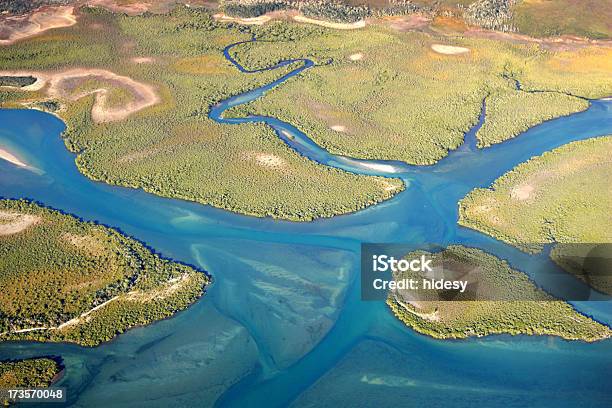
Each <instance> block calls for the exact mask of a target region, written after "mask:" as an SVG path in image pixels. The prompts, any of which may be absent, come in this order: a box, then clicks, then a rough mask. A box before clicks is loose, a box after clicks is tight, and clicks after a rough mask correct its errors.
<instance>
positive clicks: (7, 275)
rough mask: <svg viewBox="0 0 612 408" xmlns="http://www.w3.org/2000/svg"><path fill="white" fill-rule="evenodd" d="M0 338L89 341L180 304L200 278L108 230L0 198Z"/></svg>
mask: <svg viewBox="0 0 612 408" xmlns="http://www.w3.org/2000/svg"><path fill="white" fill-rule="evenodd" d="M0 271H2V272H1V273H0V292H2V293H3V296H2V298H1V299H0V340H37V341H69V342H75V343H78V344H81V345H85V346H95V345H98V344H99V343H101V342H103V341H108V340H110V339H112V338H113V337H114V336H115V335H117V334H119V333H122V332H123V331H125V330H127V329H129V328H131V327H134V326H139V325H145V324H148V323H151V322H153V321H156V320H160V319H163V318H165V317H169V316H171V315H172V314H174V313H175V312H177V311H179V310H182V309H185V308H186V307H188V306H189V305H190V304H191V303H193V302H194V301H195V300H196V299H198V298H199V297H200V296H201V295H202V293H203V288H204V285H205V284H206V283H207V282H208V278H207V277H206V276H205V275H204V274H202V273H200V272H198V271H195V270H193V269H192V268H190V267H188V266H185V265H182V264H178V263H174V262H170V261H168V260H165V259H162V258H160V257H159V256H158V255H155V254H153V253H151V252H150V251H149V249H147V248H146V247H144V246H143V245H142V244H141V243H139V242H137V241H135V240H133V239H131V238H127V237H125V236H123V235H121V234H120V233H118V232H117V231H115V230H112V229H110V228H107V227H104V226H100V225H96V224H93V223H89V222H82V221H79V220H77V219H76V218H74V217H72V216H69V215H64V214H61V213H59V212H57V211H53V210H49V209H46V208H43V207H39V206H38V205H36V204H33V203H30V202H26V201H16V200H1V201H0Z"/></svg>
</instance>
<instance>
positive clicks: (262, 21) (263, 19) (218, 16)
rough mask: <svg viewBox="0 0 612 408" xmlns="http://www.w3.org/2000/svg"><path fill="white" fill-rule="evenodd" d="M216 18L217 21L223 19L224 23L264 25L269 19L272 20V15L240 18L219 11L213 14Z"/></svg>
mask: <svg viewBox="0 0 612 408" xmlns="http://www.w3.org/2000/svg"><path fill="white" fill-rule="evenodd" d="M213 17H214V19H215V20H217V21H221V22H224V23H238V24H244V25H263V24H265V23H267V22H268V21H270V20H272V17H270V16H266V15H263V16H259V17H250V18H240V17H231V16H227V15H225V14H223V13H218V14H215V15H213Z"/></svg>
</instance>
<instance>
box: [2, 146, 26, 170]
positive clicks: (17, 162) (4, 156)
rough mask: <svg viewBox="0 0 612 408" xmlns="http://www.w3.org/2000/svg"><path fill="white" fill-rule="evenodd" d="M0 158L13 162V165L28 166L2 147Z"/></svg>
mask: <svg viewBox="0 0 612 408" xmlns="http://www.w3.org/2000/svg"><path fill="white" fill-rule="evenodd" d="M0 159H2V160H6V161H7V162H9V163H13V164H14V165H15V166H19V167H28V165H27V164H26V163H24V162H23V161H21V160H20V159H19V158H18V157H17V156H15V155H14V154H12V153H10V152H8V151H7V150H4V149H0Z"/></svg>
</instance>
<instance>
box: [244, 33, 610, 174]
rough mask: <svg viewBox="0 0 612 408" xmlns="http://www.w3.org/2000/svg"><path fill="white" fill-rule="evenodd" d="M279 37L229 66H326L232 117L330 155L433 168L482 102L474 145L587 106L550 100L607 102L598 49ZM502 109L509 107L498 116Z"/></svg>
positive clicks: (415, 37)
mask: <svg viewBox="0 0 612 408" xmlns="http://www.w3.org/2000/svg"><path fill="white" fill-rule="evenodd" d="M284 27H285V23H278V24H271V25H269V26H266V28H261V29H257V30H258V31H257V33H258V35H259V36H260V37H261V39H262V40H270V41H271V42H267V41H266V42H263V41H262V42H257V43H251V44H244V45H242V46H240V47H237V48H236V49H235V55H236V57H237V58H238V59H239V60H240V61H241V62H242V63H243V64H244V65H247V66H249V67H251V68H256V67H263V66H268V65H269V64H272V63H276V62H278V61H280V60H283V59H288V58H298V57H306V58H311V59H313V60H315V61H316V62H318V63H320V64H323V65H321V66H318V67H315V68H313V69H311V70H308V71H307V72H305V73H304V74H303V75H302V76H301V77H300V78H297V79H293V80H291V81H290V82H289V83H287V84H285V85H284V86H282V87H280V88H278V89H275V90H273V91H272V92H270V93H269V94H268V95H266V97H265V98H262V99H260V100H257V101H254V102H253V103H251V104H250V105H248V106H244V105H243V106H240V107H237V108H235V109H234V111H233V114H234V115H245V114H249V113H251V114H252V113H257V114H266V115H271V116H275V117H279V118H280V119H282V120H285V121H288V122H290V123H294V124H298V126H299V127H300V128H301V130H302V131H304V132H305V133H307V134H308V135H309V136H310V137H312V138H313V139H314V140H315V141H316V142H317V143H318V144H320V145H322V146H323V147H325V148H326V149H327V150H329V151H331V152H332V153H336V154H343V155H349V156H354V157H359V158H369V159H388V160H403V161H406V162H408V163H412V164H431V163H434V162H435V161H437V160H439V159H440V158H442V157H444V156H445V155H446V154H447V151H448V150H449V149H453V148H456V147H457V146H458V145H460V144H461V142H462V139H463V134H464V132H466V131H467V130H469V129H470V127H471V126H473V125H474V124H475V123H476V121H477V118H478V115H479V112H480V108H481V103H482V100H483V99H484V98H485V97H487V102H488V104H490V106H491V109H490V110H489V112H487V113H488V115H487V124H486V126H485V127H484V128H483V129H482V130H481V131H480V132H479V134H478V137H479V139H480V143H481V145H488V144H490V143H493V142H500V141H503V140H506V139H508V138H510V137H513V136H515V135H516V134H517V133H518V132H519V131H521V130H524V129H526V128H528V127H529V126H533V125H535V124H538V123H541V122H543V121H545V120H547V119H550V118H551V117H556V116H559V115H566V114H569V113H571V112H576V111H580V110H583V109H585V108H586V106H587V104H586V102H585V101H584V100H582V99H580V98H575V97H572V96H568V95H563V94H556V93H557V92H559V93H571V94H574V95H578V96H584V97H590V98H597V97H604V96H607V95H609V94H610V93H611V92H612V77H610V75H609V70H607V65H606V64H607V63H606V62H605V61H607V60H609V58H607V57H608V56H609V55H608V52H607V51H602V50H601V49H599V48H596V47H587V48H585V49H583V50H580V51H564V52H553V51H549V50H546V49H544V48H542V47H540V46H538V45H534V44H530V45H524V44H523V45H521V44H514V43H511V42H502V41H494V40H484V39H476V38H471V39H470V38H455V39H452V40H450V39H449V37H445V36H435V35H429V34H424V33H418V32H397V31H394V30H392V29H389V28H386V27H383V26H368V27H366V28H365V29H362V30H351V31H342V30H335V31H334V30H327V29H321V28H319V29H317V30H313V29H309V31H308V32H307V31H304V33H303V34H302V36H301V37H300V40H299V41H286V40H282V39H280V38H277V37H276V36H274V35H273V34H274V33H275V32H276V31H283V30H284ZM433 44H445V45H452V46H458V47H464V48H467V49H468V51H467V52H464V53H459V54H454V55H450V54H442V53H438V52H434V51H433V50H432V49H431V46H432V45H433ZM330 61H332V62H331V63H330V64H327V63H328V62H330ZM576 72H580V73H581V75H576V74H575V73H576ZM572 73H574V74H572ZM508 77H511V78H514V79H517V80H519V81H520V82H521V84H522V85H523V88H524V89H525V90H527V91H536V90H545V91H549V93H547V94H542V95H540V94H532V93H529V94H526V93H525V92H522V91H517V90H516V88H515V84H514V83H513V82H512V81H510V80H508V79H506V78H508ZM287 101H292V103H290V104H288V103H287ZM542 102H546V103H545V104H544V103H542ZM504 103H508V104H509V106H508V107H504V109H501V106H502V105H503V104H504ZM526 106H528V107H530V109H529V115H526V114H525V111H526ZM508 124H511V126H507V125H508ZM334 129H336V130H334ZM337 129H340V130H337Z"/></svg>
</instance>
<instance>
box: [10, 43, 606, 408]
mask: <svg viewBox="0 0 612 408" xmlns="http://www.w3.org/2000/svg"><path fill="white" fill-rule="evenodd" d="M230 50H231V48H228V49H227V50H226V56H230V54H229V52H230ZM291 62H296V61H291ZM303 64H304V66H302V67H300V68H297V69H296V71H293V72H292V74H290V75H296V74H298V73H299V72H301V71H302V70H303V69H307V68H310V66H311V65H312V64H311V63H309V62H308V61H304V62H303ZM284 65H286V63H285V64H284ZM244 72H245V75H248V70H244ZM284 79H286V77H283V78H282V80H284ZM279 83H280V82H279V81H275V83H273V84H270V85H269V86H266V87H263V88H261V89H258V90H256V91H254V92H250V93H245V94H243V95H241V96H239V97H237V98H231V99H230V100H228V101H226V102H225V103H223V104H220V105H218V106H216V107H215V108H214V109H213V110H212V112H211V117H213V118H215V119H217V120H220V121H227V122H228V123H234V125H237V126H239V123H240V122H244V121H249V120H263V121H265V122H266V123H268V124H269V125H271V126H272V127H273V128H274V129H275V130H276V131H277V133H278V134H279V137H281V138H283V140H285V141H286V142H287V143H288V144H289V145H290V146H292V147H293V148H294V149H296V150H297V151H298V152H299V153H301V154H304V155H306V156H308V157H310V158H312V159H313V160H316V161H318V162H320V163H323V164H325V165H332V166H336V167H340V168H344V169H346V170H349V171H354V172H359V173H365V174H386V175H392V176H400V177H401V178H402V179H403V180H404V181H405V183H406V185H407V189H406V191H405V192H403V193H401V194H399V195H398V196H396V197H395V198H393V199H391V200H389V201H387V202H384V203H381V204H379V205H376V206H374V207H370V208H368V209H366V210H363V211H360V212H357V213H354V214H350V215H344V216H339V217H334V218H332V219H325V220H318V221H315V222H310V223H292V222H284V221H277V220H272V219H259V218H253V217H246V216H242V215H238V214H234V213H230V212H227V211H223V210H219V209H215V208H211V207H208V206H202V205H199V204H195V203H189V202H183V201H179V200H171V199H164V198H160V197H156V196H153V195H150V194H147V193H144V192H142V191H139V190H132V189H126V188H121V187H114V186H109V185H106V184H102V183H96V182H92V181H91V180H88V179H87V178H85V177H84V176H82V175H81V174H80V173H79V172H78V171H77V169H76V167H75V165H74V155H72V154H70V153H69V152H67V151H66V149H65V147H64V145H63V142H62V141H61V138H60V136H59V135H60V133H61V132H62V131H63V129H64V125H63V123H62V122H61V121H60V120H58V119H57V118H55V117H53V116H51V115H48V114H45V113H41V112H38V111H30V110H0V146H4V147H8V148H9V150H11V151H13V152H15V153H16V154H17V155H18V156H19V157H21V158H22V159H23V160H24V161H26V162H28V163H30V164H31V165H32V167H34V168H35V170H32V169H22V168H18V167H16V166H13V165H11V164H9V163H7V162H4V161H0V196H3V197H9V198H29V199H33V200H36V201H39V202H41V203H43V204H44V205H47V206H50V207H53V208H57V209H61V210H63V211H66V212H69V213H72V214H75V215H78V216H79V217H82V218H84V219H86V220H95V221H98V222H101V223H104V224H107V225H110V226H113V227H116V228H119V229H120V230H122V231H123V232H125V233H127V234H129V235H131V236H134V237H136V238H138V239H140V240H142V241H144V242H145V243H147V244H148V245H149V246H151V247H152V248H154V249H155V250H156V251H158V252H160V253H161V254H162V255H164V256H166V257H170V258H173V259H176V260H180V261H183V262H187V263H190V264H193V265H196V266H198V267H199V268H202V269H205V270H207V271H209V272H210V273H211V274H212V275H213V277H214V280H215V281H214V284H213V285H212V286H211V287H210V288H209V290H208V293H207V295H206V296H205V297H204V298H203V299H202V300H200V301H199V302H197V303H196V304H195V305H193V306H192V307H191V308H189V309H188V310H186V311H184V312H181V313H179V314H177V315H176V316H175V317H173V318H172V319H168V320H165V321H161V322H158V323H155V324H153V325H150V326H148V327H145V328H137V329H134V330H131V331H129V332H128V333H126V334H123V335H121V336H119V337H118V338H117V339H116V340H114V341H112V342H110V343H108V344H104V345H102V346H99V347H96V348H93V349H88V348H81V347H78V346H75V345H69V344H39V343H24V342H20V343H2V344H0V359H4V358H17V357H21V358H23V357H31V356H37V355H47V354H53V355H61V356H62V357H63V358H64V360H65V364H66V367H67V370H66V375H65V377H64V378H63V379H62V380H61V383H60V384H59V385H60V386H65V387H67V388H68V393H69V402H70V403H71V404H73V405H75V406H109V404H110V402H112V406H128V405H130V406H134V405H135V406H147V407H152V406H160V407H162V406H163V407H167V406H208V405H214V404H216V405H217V406H240V407H243V406H284V405H287V404H290V403H294V404H295V405H296V406H351V407H353V406H377V407H384V406H406V405H415V406H436V405H442V404H444V405H449V404H450V405H452V406H468V405H474V404H480V405H485V406H502V405H503V406H521V407H522V406H546V407H558V406H568V407H570V406H571V407H574V406H610V405H611V404H612V394H611V393H610V388H611V385H612V383H611V380H610V367H612V341H610V340H607V341H602V342H598V343H595V344H586V343H582V342H568V341H564V340H560V339H558V338H553V337H529V336H515V337H512V336H490V337H487V338H483V339H469V340H462V341H439V340H433V339H430V338H428V337H425V336H422V335H419V334H416V333H414V332H413V331H411V330H410V329H408V328H406V327H405V326H404V325H403V324H401V323H399V322H398V321H397V320H396V319H395V318H394V317H393V316H392V315H391V314H390V312H389V311H388V309H387V308H386V306H385V304H384V303H383V302H363V301H361V300H360V298H359V295H360V288H359V276H358V270H359V265H358V261H359V245H360V243H361V242H404V243H411V244H414V245H418V244H422V243H437V244H442V245H445V244H449V243H462V244H466V245H469V246H475V247H479V248H483V249H485V250H487V251H489V252H492V253H494V254H496V255H497V256H499V257H501V258H503V259H506V260H508V261H509V262H510V263H511V264H512V265H513V266H515V267H517V268H519V269H521V270H523V271H525V272H526V273H528V274H531V275H532V276H533V270H534V269H535V268H537V267H539V265H540V264H541V262H544V257H543V256H535V257H532V256H528V255H526V254H524V253H522V252H520V251H518V250H516V249H514V248H512V247H510V246H507V245H505V244H502V243H500V242H497V241H496V240H494V239H492V238H489V237H487V236H484V235H482V234H479V233H477V232H474V231H471V230H468V229H464V228H460V227H458V226H457V223H456V221H457V202H458V200H459V199H461V198H462V197H463V196H465V194H466V193H467V192H469V191H470V190H471V189H473V188H474V187H479V186H487V185H489V184H490V183H491V182H492V181H493V180H494V179H496V178H497V177H499V176H500V175H502V174H503V173H504V172H506V171H507V170H509V169H511V168H512V167H514V166H515V165H516V164H518V163H520V162H522V161H525V160H527V159H529V158H530V157H532V156H534V155H537V154H541V153H542V152H545V151H547V150H550V149H553V148H555V147H557V146H560V145H563V144H566V143H568V142H570V141H573V140H580V139H585V138H591V137H597V136H601V135H606V134H611V133H612V113H611V109H612V103H611V102H604V101H593V102H592V105H591V107H590V108H589V109H588V110H587V111H585V112H581V113H577V114H574V115H571V116H569V117H565V118H560V119H556V120H552V121H549V122H546V123H544V124H542V125H540V126H537V127H535V128H533V129H531V130H529V131H527V132H525V133H524V134H522V135H520V136H519V137H517V138H515V139H512V140H510V141H507V142H505V143H502V144H499V145H496V146H494V147H491V148H487V149H476V148H475V146H474V136H473V133H474V132H473V131H472V132H471V133H470V134H468V136H467V137H466V140H467V142H466V143H465V144H464V145H463V146H462V147H461V148H460V149H457V150H456V151H454V152H451V154H450V155H449V156H448V158H446V159H444V160H442V161H441V162H439V163H438V164H437V165H435V166H427V167H414V166H408V165H405V164H401V163H393V162H372V161H359V160H355V159H351V158H345V157H338V156H333V155H330V154H328V153H327V152H325V151H324V150H322V149H320V148H319V147H318V146H316V144H314V142H312V140H310V139H309V138H308V137H307V136H306V135H304V134H303V133H301V132H300V131H299V130H298V129H297V128H295V127H294V126H292V125H290V124H287V123H284V122H281V121H279V120H276V119H274V118H265V117H259V116H253V117H249V118H240V119H222V114H223V111H224V110H225V109H226V108H228V107H230V106H232V105H235V104H237V103H244V102H245V101H248V100H251V99H252V98H255V97H258V96H260V95H261V94H262V93H264V92H266V91H267V90H269V89H271V87H273V86H276V85H278V84H279ZM282 131H285V132H288V133H289V134H290V135H291V137H287V134H286V133H282ZM371 164H379V165H380V164H382V165H385V166H390V167H384V168H376V169H373V168H371V167H368V166H369V165H371ZM534 278H535V279H536V282H537V283H538V284H540V285H542V286H544V287H547V288H548V285H549V284H550V282H546V281H538V279H539V278H540V277H539V276H534ZM568 278H569V279H572V278H570V277H568ZM553 286H554V285H553ZM552 289H553V291H554V290H555V288H554V287H553V288H552ZM556 289H559V290H562V288H556ZM575 306H576V308H578V309H579V310H580V311H582V312H584V313H587V314H589V315H592V316H594V317H595V318H596V319H598V320H600V321H602V322H605V323H608V324H610V323H611V322H612V306H611V305H610V302H592V301H591V302H578V303H576V304H575Z"/></svg>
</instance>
